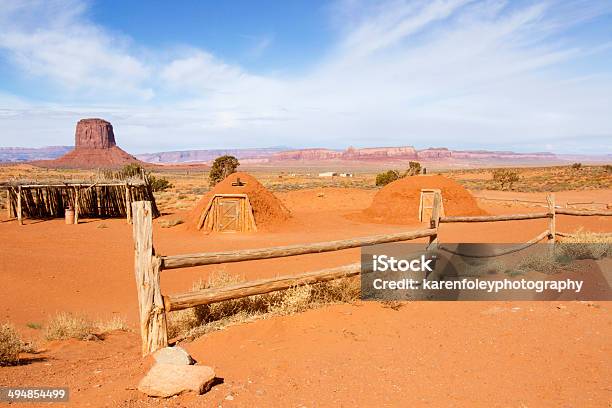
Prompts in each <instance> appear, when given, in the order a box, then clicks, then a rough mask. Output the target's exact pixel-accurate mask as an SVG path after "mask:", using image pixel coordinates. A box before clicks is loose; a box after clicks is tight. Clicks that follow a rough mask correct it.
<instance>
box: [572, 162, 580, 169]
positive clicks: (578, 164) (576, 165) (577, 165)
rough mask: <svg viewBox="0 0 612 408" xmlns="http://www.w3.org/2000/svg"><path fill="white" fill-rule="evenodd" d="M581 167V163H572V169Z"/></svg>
mask: <svg viewBox="0 0 612 408" xmlns="http://www.w3.org/2000/svg"><path fill="white" fill-rule="evenodd" d="M581 168H582V163H574V164H572V169H574V170H580V169H581Z"/></svg>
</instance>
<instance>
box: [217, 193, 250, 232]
mask: <svg viewBox="0 0 612 408" xmlns="http://www.w3.org/2000/svg"><path fill="white" fill-rule="evenodd" d="M242 200H243V199H241V198H237V197H236V198H233V197H219V198H218V203H217V211H218V216H217V221H218V223H219V224H218V227H217V228H218V230H219V231H220V232H238V231H240V230H241V229H242V228H241V226H242V224H243V222H244V221H243V220H242V217H241V214H240V213H241V211H240V204H241V201H242Z"/></svg>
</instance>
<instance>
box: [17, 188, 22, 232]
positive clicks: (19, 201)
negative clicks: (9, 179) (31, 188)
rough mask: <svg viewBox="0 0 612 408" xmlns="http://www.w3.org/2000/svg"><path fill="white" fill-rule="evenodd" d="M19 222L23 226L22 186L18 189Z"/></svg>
mask: <svg viewBox="0 0 612 408" xmlns="http://www.w3.org/2000/svg"><path fill="white" fill-rule="evenodd" d="M17 221H19V225H23V215H22V212H21V186H19V187H17Z"/></svg>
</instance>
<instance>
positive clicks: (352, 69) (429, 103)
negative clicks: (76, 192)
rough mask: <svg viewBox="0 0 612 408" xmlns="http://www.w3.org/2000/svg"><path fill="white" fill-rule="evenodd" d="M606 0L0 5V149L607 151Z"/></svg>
mask: <svg viewBox="0 0 612 408" xmlns="http://www.w3.org/2000/svg"><path fill="white" fill-rule="evenodd" d="M611 106H612V2H611V1H599V2H598V1H583V0H575V1H572V0H569V1H554V0H547V1H496V0H486V1H470V0H446V1H443V0H438V1H435V0H433V1H401V0H382V1H375V2H372V1H369V2H368V1H360V0H338V1H331V2H319V1H288V2H278V1H258V2H255V1H237V2H229V1H228V2H212V1H195V0H194V1H181V2H168V1H161V0H155V1H153V0H151V1H146V2H145V1H142V2H137V1H119V0H105V1H102V0H99V1H94V0H91V1H85V0H2V1H0V128H1V129H2V131H1V132H0V146H36V147H38V146H47V145H70V144H72V143H73V138H74V126H75V124H76V122H77V121H78V119H80V118H84V117H103V118H106V119H108V120H110V121H111V122H112V123H113V125H114V127H115V133H116V136H117V139H118V142H119V144H120V145H121V146H122V147H124V148H126V150H128V151H131V152H133V153H142V152H153V151H161V150H180V149H206V148H235V147H267V146H279V145H283V146H292V147H330V148H344V147H347V146H349V145H353V146H357V147H366V146H394V145H414V146H416V147H418V148H423V147H429V146H447V147H451V148H456V149H504V150H515V151H544V150H546V151H554V152H559V153H587V154H588V153H607V154H610V153H612V149H611V145H612V143H611V140H612V114H611V113H610V112H612V109H611Z"/></svg>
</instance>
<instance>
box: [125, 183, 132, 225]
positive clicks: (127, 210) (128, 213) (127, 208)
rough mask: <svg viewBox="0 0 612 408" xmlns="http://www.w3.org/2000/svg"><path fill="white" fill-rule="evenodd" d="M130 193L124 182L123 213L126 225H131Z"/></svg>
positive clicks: (127, 185)
mask: <svg viewBox="0 0 612 408" xmlns="http://www.w3.org/2000/svg"><path fill="white" fill-rule="evenodd" d="M131 195H132V194H131V192H130V186H129V184H128V183H127V182H126V183H125V213H126V218H127V223H128V224H131V223H132V197H131Z"/></svg>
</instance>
